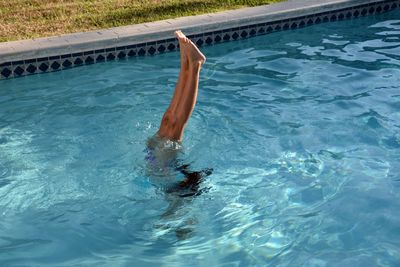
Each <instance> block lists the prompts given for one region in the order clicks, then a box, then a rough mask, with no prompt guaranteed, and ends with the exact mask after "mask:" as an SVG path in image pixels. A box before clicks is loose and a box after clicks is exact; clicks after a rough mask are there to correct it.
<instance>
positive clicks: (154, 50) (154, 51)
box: [147, 46, 157, 55]
mask: <svg viewBox="0 0 400 267" xmlns="http://www.w3.org/2000/svg"><path fill="white" fill-rule="evenodd" d="M156 51H157V50H156V49H155V48H154V47H153V46H151V47H150V48H149V50H147V52H148V53H149V54H150V55H154V54H155V53H156Z"/></svg>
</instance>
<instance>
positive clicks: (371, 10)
mask: <svg viewBox="0 0 400 267" xmlns="http://www.w3.org/2000/svg"><path fill="white" fill-rule="evenodd" d="M374 12H375V8H374V7H373V6H372V7H370V8H369V9H368V13H369V14H370V15H372V14H374Z"/></svg>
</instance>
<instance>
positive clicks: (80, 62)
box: [74, 57, 83, 65]
mask: <svg viewBox="0 0 400 267" xmlns="http://www.w3.org/2000/svg"><path fill="white" fill-rule="evenodd" d="M74 64H75V65H82V64H83V60H82V59H81V58H80V57H77V58H76V59H75V61H74Z"/></svg>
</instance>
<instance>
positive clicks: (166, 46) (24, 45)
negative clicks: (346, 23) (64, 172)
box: [0, 0, 400, 79]
mask: <svg viewBox="0 0 400 267" xmlns="http://www.w3.org/2000/svg"><path fill="white" fill-rule="evenodd" d="M398 7H400V0H289V1H286V2H281V3H277V4H271V5H264V6H258V7H251V8H243V9H238V10H229V11H223V12H218V13H212V14H204V15H198V16H191V17H181V18H176V19H167V20H162V21H156V22H150V23H143V24H136V25H130V26H122V27H115V28H109V29H104V30H98V31H90V32H81V33H73V34H66V35H61V36H54V37H47V38H38V39H31V40H22V41H13V42H3V43H0V79H9V78H15V77H21V76H26V75H31V74H37V73H46V72H53V71H59V70H64V69H69V68H72V67H77V66H82V65H87V64H93V63H96V62H104V61H112V60H116V59H126V58H128V57H134V56H147V55H149V56H153V55H156V54H161V53H165V52H169V51H175V50H177V49H179V47H178V43H177V40H176V39H175V38H174V37H173V32H174V31H175V30H177V29H181V30H182V31H183V32H184V33H185V34H186V35H187V36H188V37H189V38H191V39H192V40H193V41H194V42H195V43H196V44H197V45H198V46H203V45H214V44H217V43H222V42H227V41H234V40H239V39H245V38H249V37H253V36H258V35H263V34H268V33H272V32H276V31H281V30H290V29H297V28H302V27H305V26H311V25H314V24H319V23H323V22H331V21H338V20H345V19H354V18H358V17H363V16H367V15H373V14H377V13H383V12H386V11H389V10H393V9H395V8H398Z"/></svg>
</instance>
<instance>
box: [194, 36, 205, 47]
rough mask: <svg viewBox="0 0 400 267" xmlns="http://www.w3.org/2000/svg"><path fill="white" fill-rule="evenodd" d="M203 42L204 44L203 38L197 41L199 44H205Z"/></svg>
mask: <svg viewBox="0 0 400 267" xmlns="http://www.w3.org/2000/svg"><path fill="white" fill-rule="evenodd" d="M203 44H204V41H203V39H201V38H199V39H197V41H196V45H197V46H203Z"/></svg>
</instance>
